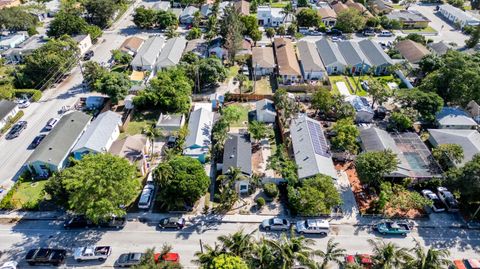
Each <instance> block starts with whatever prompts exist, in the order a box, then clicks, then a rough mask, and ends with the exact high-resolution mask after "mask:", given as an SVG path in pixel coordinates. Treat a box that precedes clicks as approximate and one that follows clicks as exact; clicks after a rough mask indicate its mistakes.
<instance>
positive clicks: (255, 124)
mask: <svg viewBox="0 0 480 269" xmlns="http://www.w3.org/2000/svg"><path fill="white" fill-rule="evenodd" d="M248 132H249V133H250V134H251V135H252V138H253V139H254V140H255V141H260V140H261V139H263V138H268V137H269V136H270V135H271V129H268V128H267V125H266V124H265V123H263V122H259V121H256V120H254V121H252V122H250V123H249V124H248Z"/></svg>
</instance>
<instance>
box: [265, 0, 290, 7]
mask: <svg viewBox="0 0 480 269" xmlns="http://www.w3.org/2000/svg"><path fill="white" fill-rule="evenodd" d="M288 3H290V1H284V2H273V3H271V4H270V6H271V7H275V8H284V7H286V6H287V5H288Z"/></svg>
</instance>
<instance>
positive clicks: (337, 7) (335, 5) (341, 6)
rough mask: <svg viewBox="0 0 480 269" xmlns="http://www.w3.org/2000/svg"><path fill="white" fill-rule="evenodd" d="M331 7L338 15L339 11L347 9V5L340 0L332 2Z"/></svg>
mask: <svg viewBox="0 0 480 269" xmlns="http://www.w3.org/2000/svg"><path fill="white" fill-rule="evenodd" d="M332 8H333V10H334V11H335V13H336V14H337V15H338V14H339V13H340V12H342V11H344V10H347V9H348V7H347V5H345V4H344V3H342V2H341V1H338V2H336V3H332Z"/></svg>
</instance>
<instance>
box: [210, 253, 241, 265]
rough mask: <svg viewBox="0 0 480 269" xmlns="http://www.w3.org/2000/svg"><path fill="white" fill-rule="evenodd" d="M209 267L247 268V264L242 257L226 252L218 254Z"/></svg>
mask: <svg viewBox="0 0 480 269" xmlns="http://www.w3.org/2000/svg"><path fill="white" fill-rule="evenodd" d="M211 268H215V269H217V268H218V269H248V266H247V264H246V263H245V261H244V260H242V258H240V257H238V256H232V255H228V254H220V255H219V256H218V257H215V258H214V259H213V261H212V265H211Z"/></svg>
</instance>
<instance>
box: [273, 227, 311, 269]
mask: <svg viewBox="0 0 480 269" xmlns="http://www.w3.org/2000/svg"><path fill="white" fill-rule="evenodd" d="M268 242H269V244H271V245H272V247H273V248H275V249H277V250H278V258H279V259H280V261H281V262H280V264H281V266H280V267H279V268H282V269H287V268H292V267H293V266H294V265H296V264H297V263H299V264H301V265H304V266H307V267H308V268H315V262H314V261H313V259H312V257H313V252H312V251H313V250H312V248H311V247H310V246H311V245H313V243H314V242H313V240H312V239H308V238H305V237H304V236H296V235H295V232H294V231H293V229H292V230H291V233H290V238H289V237H287V235H286V234H285V233H283V234H282V236H281V238H280V240H269V241H268Z"/></svg>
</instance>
